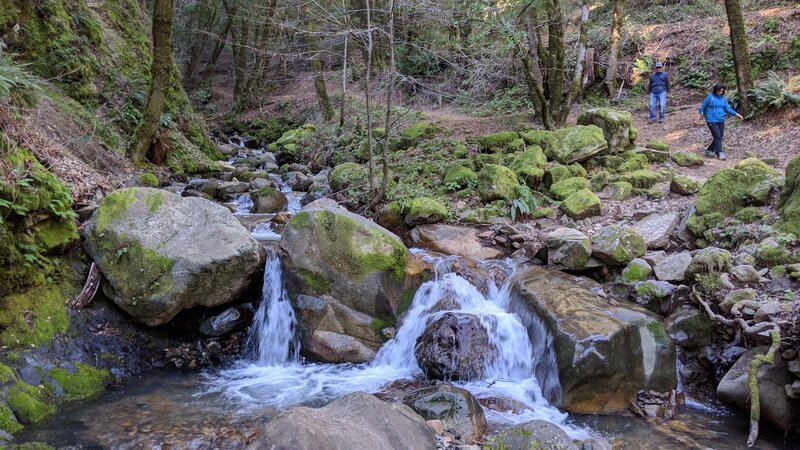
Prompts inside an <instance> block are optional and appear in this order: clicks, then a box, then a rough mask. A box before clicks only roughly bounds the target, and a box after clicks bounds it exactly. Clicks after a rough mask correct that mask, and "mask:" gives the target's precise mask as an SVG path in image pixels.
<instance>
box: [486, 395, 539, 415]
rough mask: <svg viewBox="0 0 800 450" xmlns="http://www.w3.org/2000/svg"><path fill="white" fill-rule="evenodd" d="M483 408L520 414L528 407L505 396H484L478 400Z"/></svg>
mask: <svg viewBox="0 0 800 450" xmlns="http://www.w3.org/2000/svg"><path fill="white" fill-rule="evenodd" d="M478 403H480V404H481V406H483V407H484V408H486V409H488V410H491V411H497V412H501V413H511V414H522V413H523V411H525V410H527V409H529V408H528V406H526V405H525V404H524V403H522V402H520V401H518V400H514V399H513V398H505V397H484V398H481V399H480V400H478Z"/></svg>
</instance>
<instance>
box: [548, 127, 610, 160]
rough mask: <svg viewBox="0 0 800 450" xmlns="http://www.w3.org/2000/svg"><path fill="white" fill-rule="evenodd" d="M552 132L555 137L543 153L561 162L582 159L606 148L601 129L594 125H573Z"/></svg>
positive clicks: (606, 144)
mask: <svg viewBox="0 0 800 450" xmlns="http://www.w3.org/2000/svg"><path fill="white" fill-rule="evenodd" d="M553 133H554V134H555V137H556V139H555V141H554V142H551V143H550V146H549V147H547V148H545V154H547V157H548V158H550V159H553V160H556V161H558V162H560V163H562V164H570V163H573V162H576V161H583V160H585V159H587V158H589V157H590V156H592V155H595V154H597V153H600V152H603V151H605V150H607V149H608V143H607V142H606V139H605V138H604V137H603V130H602V129H600V128H599V127H597V126H595V125H588V126H584V125H575V126H572V127H566V128H561V129H559V130H556V131H554V132H553Z"/></svg>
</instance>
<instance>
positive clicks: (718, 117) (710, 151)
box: [697, 83, 744, 161]
mask: <svg viewBox="0 0 800 450" xmlns="http://www.w3.org/2000/svg"><path fill="white" fill-rule="evenodd" d="M698 112H699V113H700V115H699V116H698V117H697V120H698V121H699V120H702V119H703V118H705V119H706V125H708V129H709V130H711V136H712V137H713V138H714V140H713V141H711V143H710V144H708V148H706V156H707V157H709V158H711V157H713V156H714V155H716V156H717V157H718V158H719V159H721V160H722V161H725V159H727V156H725V152H724V151H722V135H723V134H724V133H725V118H726V117H727V116H728V115H731V116H736V117H738V118H739V119H741V120H744V117H742V115H741V114H739V113H737V112H736V111H734V109H733V108H731V105H729V104H728V100H727V99H726V98H725V86H724V85H722V84H719V83H717V84H715V85H714V89H713V90H712V91H711V93H710V94H708V96H707V97H706V98H705V100H703V104H702V105H700V109H699V110H698Z"/></svg>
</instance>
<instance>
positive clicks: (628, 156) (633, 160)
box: [617, 152, 650, 173]
mask: <svg viewBox="0 0 800 450" xmlns="http://www.w3.org/2000/svg"><path fill="white" fill-rule="evenodd" d="M622 157H623V158H625V162H624V163H622V165H621V166H619V167H618V169H617V170H618V171H619V172H623V173H624V172H634V171H637V170H646V169H649V168H650V161H648V160H647V156H645V155H643V154H641V153H634V152H625V153H623V154H622Z"/></svg>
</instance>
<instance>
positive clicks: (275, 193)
mask: <svg viewBox="0 0 800 450" xmlns="http://www.w3.org/2000/svg"><path fill="white" fill-rule="evenodd" d="M250 198H251V199H252V200H253V207H252V208H251V209H250V212H251V213H254V214H265V213H277V212H281V211H285V210H286V206H287V205H288V204H289V200H288V199H287V198H286V196H285V195H283V193H282V192H281V191H279V190H277V189H275V188H272V187H263V188H261V189H259V190H257V191H253V192H251V193H250Z"/></svg>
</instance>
